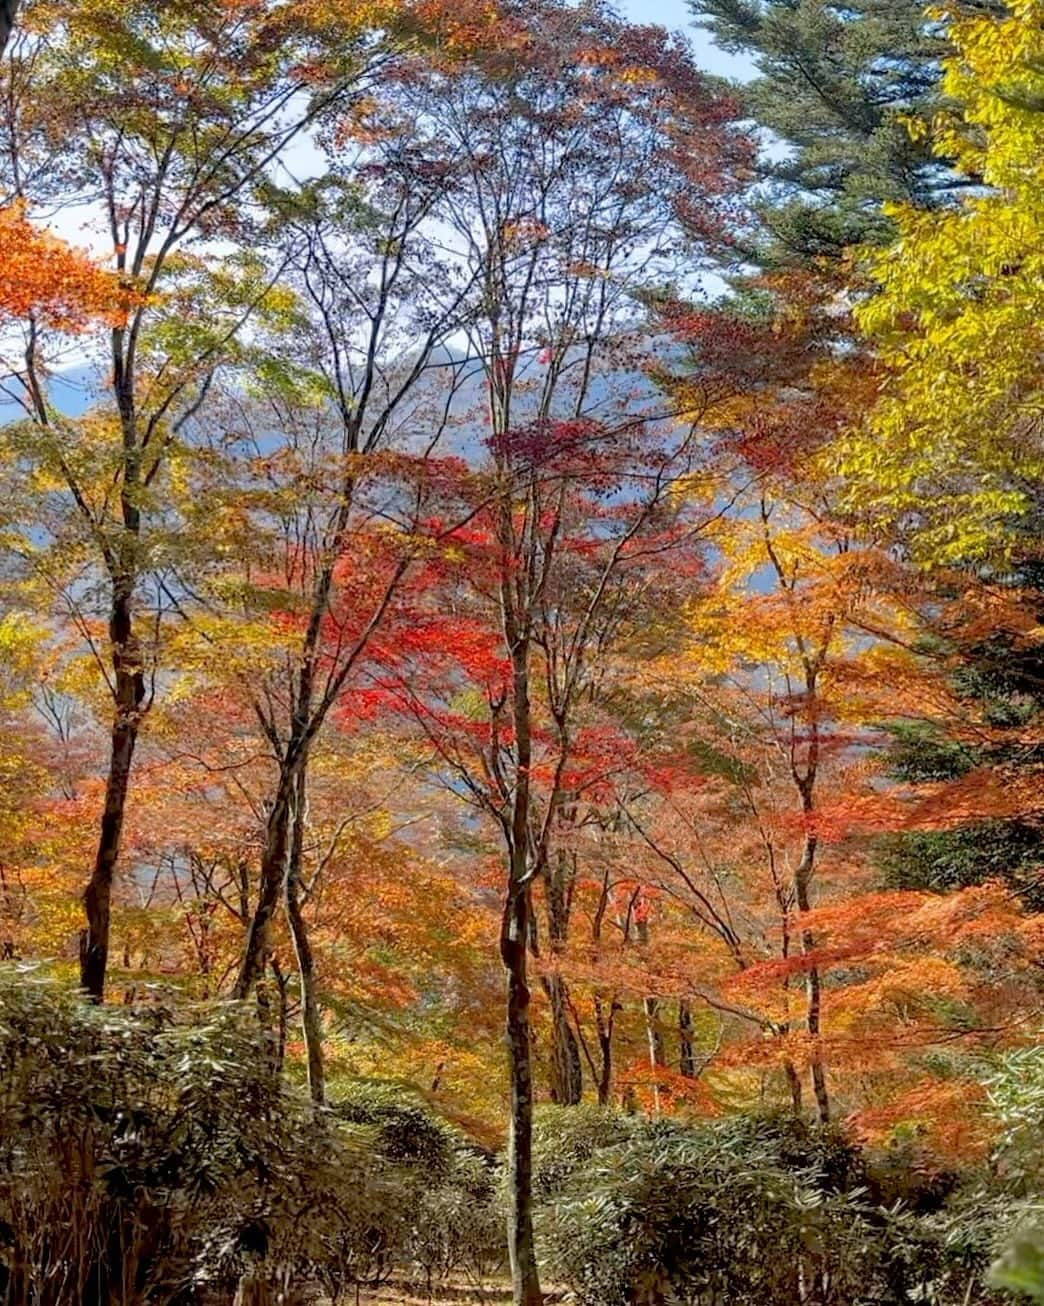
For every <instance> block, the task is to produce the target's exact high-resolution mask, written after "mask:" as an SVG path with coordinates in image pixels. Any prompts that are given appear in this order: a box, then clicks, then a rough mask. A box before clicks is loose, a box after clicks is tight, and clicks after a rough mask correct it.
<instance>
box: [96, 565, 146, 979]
mask: <svg viewBox="0 0 1044 1306" xmlns="http://www.w3.org/2000/svg"><path fill="white" fill-rule="evenodd" d="M132 588H133V582H132V581H131V579H130V577H129V576H124V577H123V579H122V580H121V581H119V582H118V583H117V584H116V585H115V586H114V591H113V598H112V611H111V613H110V617H109V642H110V646H111V648H112V667H113V681H114V686H115V694H116V712H115V716H114V718H113V723H112V735H111V742H110V747H109V773H108V775H107V777H106V781H105V806H104V807H103V809H102V820H101V830H100V832H99V836H98V848H97V851H96V853H95V857H94V868H93V870H92V871H91V877H90V879H89V880H88V881H87V885H86V887H85V888H84V891H83V909H84V914H85V915H86V917H87V927H86V929H84V930H83V932H82V933H81V935H80V984H81V985H82V987H83V989H84V991H85V992H86V994H87V996H88V997H89V998H90V1000H91V1001H92V1002H101V1001H102V999H103V998H104V996H105V973H106V970H107V969H108V964H109V925H110V920H111V915H112V884H113V879H114V878H115V875H116V862H117V859H118V858H119V854H120V840H121V838H122V835H123V818H124V813H125V812H126V808H127V792H128V789H129V787H130V775H131V765H132V763H133V761H134V750H135V747H136V745H137V742H138V732H139V730H140V728H141V715H142V707H143V704H144V701H145V676H144V671H143V668H142V664H141V654H140V652H139V649H138V643H137V640H136V639H135V636H134V631H133V626H132V616H131V614H132V602H133V599H132Z"/></svg>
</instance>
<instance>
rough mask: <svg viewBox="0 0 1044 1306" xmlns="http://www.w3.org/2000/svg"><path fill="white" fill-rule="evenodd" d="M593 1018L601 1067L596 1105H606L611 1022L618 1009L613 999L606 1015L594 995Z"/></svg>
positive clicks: (609, 1084)
mask: <svg viewBox="0 0 1044 1306" xmlns="http://www.w3.org/2000/svg"><path fill="white" fill-rule="evenodd" d="M594 1001H595V1020H596V1021H597V1024H598V1051H599V1053H600V1055H601V1067H600V1070H599V1075H598V1105H599V1106H608V1105H609V1101H610V1098H611V1097H612V1092H613V1024H614V1020H615V1016H616V1012H617V1010H618V1009H619V1008H618V1005H617V1003H616V1001H615V999H610V1002H609V1014H608V1016H606V1014H605V1009H604V1007H603V1004H602V999H601V998H600V997H599V996H598V995H597V994H596V995H595V1000H594Z"/></svg>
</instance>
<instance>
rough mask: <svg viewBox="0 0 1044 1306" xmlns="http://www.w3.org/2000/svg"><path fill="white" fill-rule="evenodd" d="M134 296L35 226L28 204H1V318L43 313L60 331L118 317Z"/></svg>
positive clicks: (90, 263)
mask: <svg viewBox="0 0 1044 1306" xmlns="http://www.w3.org/2000/svg"><path fill="white" fill-rule="evenodd" d="M132 299H133V296H132V295H131V293H130V292H129V291H128V289H127V288H125V287H122V286H121V285H120V283H119V282H118V281H117V279H116V278H115V277H114V276H112V275H111V274H110V273H108V272H105V271H103V270H102V269H101V268H99V267H98V266H97V264H96V263H94V262H93V261H92V260H91V259H90V258H88V257H87V256H86V255H85V254H82V253H79V252H78V251H76V250H74V249H71V248H70V247H69V246H68V245H66V244H65V243H64V242H63V241H61V240H58V239H57V238H56V237H55V236H52V235H50V234H49V233H48V232H46V231H43V230H41V229H40V228H39V227H37V226H34V225H33V223H31V222H30V221H29V219H28V218H27V217H26V214H25V205H24V204H22V203H20V202H19V203H15V204H11V205H8V206H7V208H4V209H0V320H3V319H4V318H28V317H34V316H35V317H39V318H40V319H41V320H42V321H43V322H45V323H46V324H47V325H48V326H52V327H55V328H56V329H58V330H61V331H81V330H83V329H84V328H85V327H86V326H87V324H88V322H89V321H90V320H91V319H95V318H101V319H103V320H107V321H111V322H119V321H120V320H122V318H123V317H124V315H125V314H126V312H127V309H128V308H129V306H130V304H131V302H132Z"/></svg>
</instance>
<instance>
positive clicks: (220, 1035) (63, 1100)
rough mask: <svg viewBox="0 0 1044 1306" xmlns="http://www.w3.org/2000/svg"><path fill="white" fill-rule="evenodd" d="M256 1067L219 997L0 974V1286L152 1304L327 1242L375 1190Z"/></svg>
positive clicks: (317, 1253) (261, 1061) (12, 1296)
mask: <svg viewBox="0 0 1044 1306" xmlns="http://www.w3.org/2000/svg"><path fill="white" fill-rule="evenodd" d="M269 1067H270V1057H269V1056H268V1055H267V1049H266V1048H265V1046H264V1044H263V1042H262V1040H261V1036H260V1033H259V1031H258V1025H257V1021H256V1019H253V1018H251V1016H250V1015H249V1013H244V1012H242V1011H241V1010H239V1009H238V1008H236V1007H234V1006H225V1007H214V1008H211V1009H208V1010H198V1011H195V1012H193V1013H192V1019H191V1021H190V1020H189V1019H188V1018H187V1016H186V1015H184V1014H183V1015H182V1016H180V1017H175V1015H174V1013H173V1012H172V1011H170V1010H168V1009H166V1008H164V1007H161V1006H152V1007H146V1008H143V1009H140V1010H128V1009H126V1008H111V1007H91V1006H88V1005H87V1004H85V1003H84V1002H83V1001H82V1000H81V999H79V997H78V996H77V995H75V994H70V993H63V992H62V991H60V990H59V989H57V988H56V987H55V986H53V985H51V984H49V983H45V982H41V981H38V980H35V979H33V978H31V977H29V976H26V975H19V974H17V973H12V972H10V971H8V972H4V973H0V1279H3V1280H5V1283H4V1289H3V1291H4V1292H5V1293H6V1296H3V1295H2V1294H0V1299H3V1300H4V1301H5V1302H7V1303H8V1304H9V1306H28V1303H30V1302H31V1303H32V1306H72V1304H73V1303H77V1302H81V1301H99V1302H102V1301H104V1302H106V1303H110V1302H111V1303H119V1304H120V1306H132V1304H133V1306H138V1304H139V1303H150V1304H151V1303H156V1304H157V1306H159V1304H164V1306H168V1304H172V1303H176V1302H187V1301H191V1300H194V1298H195V1295H196V1293H197V1291H198V1289H199V1288H200V1286H201V1285H203V1284H205V1283H208V1282H209V1283H215V1284H221V1285H223V1286H224V1288H225V1289H226V1290H227V1289H228V1287H229V1285H233V1286H234V1283H235V1280H236V1278H237V1277H238V1276H239V1274H240V1273H241V1272H242V1270H243V1268H244V1267H245V1266H247V1265H255V1266H256V1265H264V1266H270V1267H272V1273H273V1275H275V1274H277V1273H278V1274H279V1275H282V1276H283V1277H289V1276H294V1275H297V1276H302V1277H311V1276H312V1274H313V1272H314V1270H315V1268H316V1266H317V1265H320V1264H323V1263H324V1262H326V1261H327V1260H328V1259H329V1257H330V1256H331V1255H334V1254H336V1255H340V1256H343V1255H344V1251H345V1249H344V1248H343V1246H341V1245H340V1244H341V1243H343V1238H344V1231H345V1230H346V1229H357V1228H358V1227H359V1226H360V1225H361V1224H363V1223H366V1222H369V1223H372V1222H373V1219H374V1217H373V1214H372V1210H371V1209H370V1208H373V1207H375V1206H380V1205H381V1203H382V1202H384V1204H386V1205H391V1204H392V1202H391V1199H390V1198H388V1197H387V1196H386V1195H385V1194H383V1193H381V1192H380V1191H379V1190H378V1188H377V1187H376V1186H375V1185H374V1184H373V1183H372V1182H370V1181H369V1179H368V1178H367V1175H368V1167H367V1166H366V1165H365V1164H364V1163H363V1162H364V1158H360V1156H359V1154H358V1145H357V1142H356V1141H354V1140H353V1139H352V1138H351V1136H350V1135H349V1134H348V1133H347V1132H346V1131H344V1130H341V1129H338V1128H335V1127H334V1126H333V1125H332V1123H331V1122H330V1121H327V1120H324V1119H322V1118H317V1117H316V1115H315V1113H314V1112H312V1111H311V1109H310V1108H309V1106H308V1104H307V1102H306V1101H305V1100H304V1099H303V1098H301V1097H300V1096H299V1095H297V1094H295V1093H292V1092H291V1091H289V1090H288V1089H287V1088H286V1087H285V1086H284V1084H283V1083H282V1082H281V1081H280V1079H279V1078H278V1076H276V1075H275V1074H274V1073H273V1072H272V1070H271V1069H270V1068H269Z"/></svg>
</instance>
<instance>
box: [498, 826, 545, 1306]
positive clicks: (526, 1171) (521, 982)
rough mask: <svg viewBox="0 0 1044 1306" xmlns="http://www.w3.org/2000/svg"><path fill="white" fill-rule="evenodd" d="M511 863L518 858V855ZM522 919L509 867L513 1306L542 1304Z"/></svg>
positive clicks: (524, 908)
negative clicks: (536, 1242)
mask: <svg viewBox="0 0 1044 1306" xmlns="http://www.w3.org/2000/svg"><path fill="white" fill-rule="evenodd" d="M522 855H524V846H523V850H522ZM515 860H518V854H516V858H515ZM528 917H529V892H528V887H527V886H526V885H525V883H524V876H523V875H520V874H518V871H517V867H515V868H513V873H512V883H511V885H510V886H509V889H508V898H507V902H506V904H505V907H504V917H503V922H502V926H501V932H500V956H501V959H502V961H503V963H504V967H505V969H506V970H507V1045H508V1064H509V1069H510V1078H511V1125H510V1133H509V1136H508V1180H509V1192H510V1196H509V1206H508V1256H509V1258H510V1261H511V1283H512V1292H513V1301H514V1306H543V1301H544V1298H543V1294H542V1293H541V1291H540V1278H539V1274H538V1271H537V1262H536V1249H535V1246H534V1241H533V1067H532V1056H531V1049H530V1029H529V983H528V976H527V971H526V954H527V947H528V934H529V919H528Z"/></svg>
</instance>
